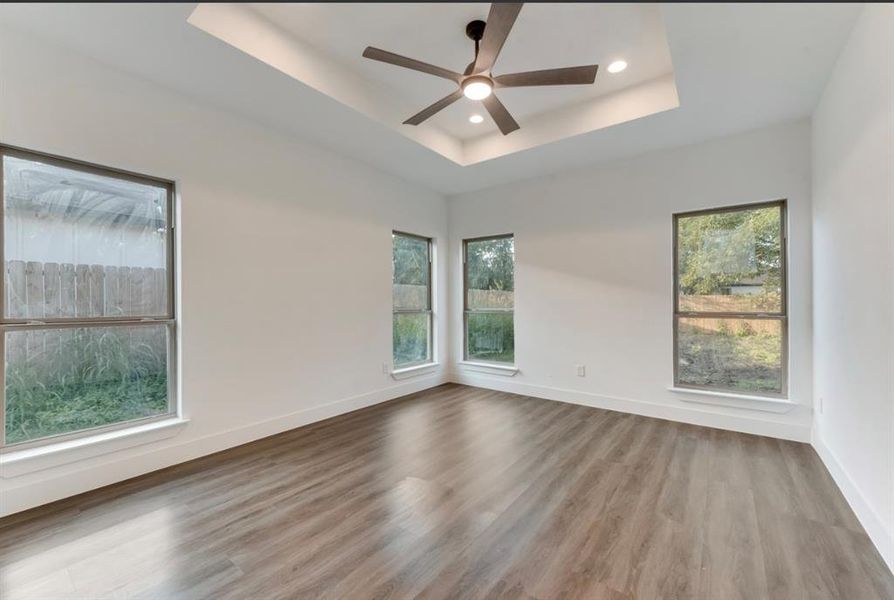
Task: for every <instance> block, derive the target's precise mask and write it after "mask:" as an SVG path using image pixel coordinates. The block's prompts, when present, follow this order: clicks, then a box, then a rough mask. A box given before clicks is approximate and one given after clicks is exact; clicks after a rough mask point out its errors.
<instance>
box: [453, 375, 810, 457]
mask: <svg viewBox="0 0 894 600" xmlns="http://www.w3.org/2000/svg"><path fill="white" fill-rule="evenodd" d="M450 381H452V382H454V383H461V384H464V385H470V386H474V387H480V388H487V389H492V390H499V391H502V392H510V393H513V394H521V395H523V396H532V397H534V398H543V399H545V400H557V401H559V402H568V403H570V404H580V405H583V406H592V407H594V408H604V409H607V410H614V411H618V412H625V413H632V414H635V415H641V416H644V417H653V418H656V419H664V420H667V421H678V422H680V423H689V424H691V425H701V426H704V427H714V428H717V429H727V430H730V431H738V432H740V433H751V434H755V435H764V436H768V437H774V438H779V439H784V440H793V441H796V442H807V443H809V442H810V425H809V424H804V425H800V424H797V423H781V422H778V421H770V420H767V419H762V418H759V417H756V416H751V415H729V414H720V413H717V412H714V411H710V410H700V409H698V408H695V407H692V406H674V405H670V404H659V403H657V402H647V401H644V400H634V399H631V398H618V397H614V396H604V395H601V394H594V393H592V392H582V391H579V390H569V389H563V388H554V387H548V386H541V385H535V384H531V383H523V382H520V381H516V380H511V379H507V378H505V377H487V376H483V375H477V374H471V373H464V372H463V373H457V372H453V373H451V374H450Z"/></svg>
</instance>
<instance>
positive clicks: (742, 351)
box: [674, 201, 787, 397]
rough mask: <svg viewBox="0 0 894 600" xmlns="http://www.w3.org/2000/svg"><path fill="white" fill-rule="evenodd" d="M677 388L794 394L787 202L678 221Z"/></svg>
mask: <svg viewBox="0 0 894 600" xmlns="http://www.w3.org/2000/svg"><path fill="white" fill-rule="evenodd" d="M674 240H675V242H674V284H675V300H674V343H675V349H674V350H675V352H674V385H676V386H677V387H691V388H703V389H713V390H720V391H729V392H737V393H744V394H752V395H769V396H779V397H784V396H785V395H786V389H787V384H786V362H787V361H786V354H787V324H786V289H785V273H786V264H785V254H786V253H785V202H784V201H779V202H770V203H764V204H754V205H748V206H738V207H732V208H722V209H717V210H706V211H699V212H693V213H685V214H678V215H675V216H674Z"/></svg>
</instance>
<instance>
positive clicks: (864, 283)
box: [813, 4, 894, 569]
mask: <svg viewBox="0 0 894 600" xmlns="http://www.w3.org/2000/svg"><path fill="white" fill-rule="evenodd" d="M813 227H814V234H813V235H814V240H813V253H814V269H813V278H814V293H813V302H814V325H813V326H814V344H813V348H814V362H815V370H814V373H815V379H814V396H815V398H816V405H817V413H816V426H815V438H814V445H815V446H816V448H817V450H818V451H819V453H820V456H822V457H823V459H824V460H825V462H826V465H827V466H828V467H829V470H830V471H831V472H832V474H833V476H835V478H836V480H837V481H838V484H839V486H840V487H841V489H842V490H843V491H844V493H845V496H846V497H847V498H848V501H849V502H850V503H851V506H852V507H853V508H854V511H855V512H856V513H857V516H858V517H859V518H860V520H861V522H862V523H863V526H864V527H865V528H866V530H867V532H868V533H869V535H870V536H871V537H872V538H873V540H874V541H875V543H876V545H877V546H878V548H879V550H880V552H881V553H882V555H883V556H884V557H885V559H886V561H887V562H888V565H889V567H891V568H892V569H894V6H892V5H890V4H886V5H868V6H867V7H866V8H865V9H864V11H863V13H862V14H861V16H860V18H859V20H858V21H857V23H856V25H855V26H854V30H853V32H852V34H851V38H850V41H849V42H848V44H847V46H846V47H845V49H844V51H843V52H842V54H841V56H840V57H839V59H838V62H837V64H836V65H834V69H833V71H832V74H831V76H830V79H829V82H828V84H827V86H826V89H825V91H824V93H823V96H822V99H821V101H820V103H819V106H818V107H817V109H816V112H815V113H814V116H813Z"/></svg>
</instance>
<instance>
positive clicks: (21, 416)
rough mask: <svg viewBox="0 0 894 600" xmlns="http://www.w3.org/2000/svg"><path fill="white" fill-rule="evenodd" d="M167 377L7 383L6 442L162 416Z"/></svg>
mask: <svg viewBox="0 0 894 600" xmlns="http://www.w3.org/2000/svg"><path fill="white" fill-rule="evenodd" d="M167 398H168V391H167V375H166V374H165V373H163V372H162V373H150V374H146V375H143V376H142V377H139V378H132V379H130V380H121V379H115V380H107V381H91V382H87V383H78V384H74V385H51V386H42V385H16V384H15V380H13V381H12V382H9V381H8V382H7V388H6V443H7V444H15V443H18V442H24V441H28V440H33V439H38V438H42V437H47V436H51V435H58V434H61V433H69V432H72V431H78V430H81V429H89V428H92V427H100V426H102V425H109V424H111V423H118V422H121V421H131V420H133V419H139V418H142V417H149V416H154V415H159V414H163V413H165V412H166V411H167V404H168V401H167Z"/></svg>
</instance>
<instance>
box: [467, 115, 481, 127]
mask: <svg viewBox="0 0 894 600" xmlns="http://www.w3.org/2000/svg"><path fill="white" fill-rule="evenodd" d="M482 121H484V117H482V116H481V115H472V116H471V117H469V123H474V124H475V125H477V124H478V123H481V122H482Z"/></svg>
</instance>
